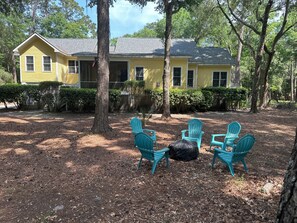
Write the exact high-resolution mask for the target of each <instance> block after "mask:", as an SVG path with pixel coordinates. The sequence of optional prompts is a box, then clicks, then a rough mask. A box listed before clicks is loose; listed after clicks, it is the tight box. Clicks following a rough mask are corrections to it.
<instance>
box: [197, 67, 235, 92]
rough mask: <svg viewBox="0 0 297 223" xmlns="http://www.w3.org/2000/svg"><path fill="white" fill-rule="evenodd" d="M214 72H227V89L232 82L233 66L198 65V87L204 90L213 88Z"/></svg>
mask: <svg viewBox="0 0 297 223" xmlns="http://www.w3.org/2000/svg"><path fill="white" fill-rule="evenodd" d="M214 71H227V87H229V86H230V82H231V66H230V65H207V66H206V65H198V75H197V76H198V78H197V80H198V82H197V84H198V87H199V88H204V87H209V86H212V76H213V72H214Z"/></svg>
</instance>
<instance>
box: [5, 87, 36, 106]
mask: <svg viewBox="0 0 297 223" xmlns="http://www.w3.org/2000/svg"><path fill="white" fill-rule="evenodd" d="M40 98H41V95H40V92H39V91H38V86H36V85H20V84H4V85H1V86H0V101H1V102H4V103H6V102H10V103H15V105H16V107H17V108H20V109H26V108H27V107H28V106H29V105H31V104H32V103H34V102H37V103H39V102H40Z"/></svg>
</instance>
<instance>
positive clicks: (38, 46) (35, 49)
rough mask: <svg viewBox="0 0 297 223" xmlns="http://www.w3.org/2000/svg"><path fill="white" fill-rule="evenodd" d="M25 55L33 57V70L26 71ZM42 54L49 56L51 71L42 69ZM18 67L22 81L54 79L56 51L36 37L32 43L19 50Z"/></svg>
mask: <svg viewBox="0 0 297 223" xmlns="http://www.w3.org/2000/svg"><path fill="white" fill-rule="evenodd" d="M26 56H33V57H34V71H26ZM43 56H50V57H51V60H52V63H51V71H43V70H42V67H43V64H42V61H43V60H42V58H43ZM20 65H21V67H20V69H21V75H22V77H21V80H22V82H23V83H24V82H29V83H38V82H41V81H56V80H57V76H56V53H55V52H54V50H53V49H52V48H51V47H50V46H48V45H46V44H45V43H44V42H43V41H41V40H40V39H38V38H36V39H35V41H34V44H30V45H29V46H27V47H23V48H22V49H21V50H20Z"/></svg>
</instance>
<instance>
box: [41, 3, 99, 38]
mask: <svg viewBox="0 0 297 223" xmlns="http://www.w3.org/2000/svg"><path fill="white" fill-rule="evenodd" d="M47 10H48V11H49V12H50V13H49V14H48V15H47V16H45V17H44V18H40V20H38V21H40V24H39V27H40V31H39V32H40V34H41V35H44V36H46V37H51V38H87V37H95V36H96V26H95V24H94V23H93V22H92V21H91V19H90V17H89V16H86V15H84V9H83V8H82V7H80V6H79V4H78V3H77V2H76V1H74V0H64V1H51V4H50V5H49V7H48V8H47Z"/></svg>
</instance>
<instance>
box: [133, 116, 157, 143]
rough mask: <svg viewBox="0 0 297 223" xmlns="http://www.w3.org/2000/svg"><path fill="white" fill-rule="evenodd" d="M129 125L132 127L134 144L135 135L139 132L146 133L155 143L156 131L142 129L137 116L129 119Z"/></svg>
mask: <svg viewBox="0 0 297 223" xmlns="http://www.w3.org/2000/svg"><path fill="white" fill-rule="evenodd" d="M130 126H131V128H132V134H133V136H134V144H135V136H136V135H137V134H138V133H140V132H143V133H145V134H147V135H148V136H149V137H150V138H151V139H152V140H153V141H154V143H155V144H156V141H157V135H156V131H154V130H151V129H143V128H142V122H141V120H140V119H139V118H137V117H134V118H132V119H131V121H130Z"/></svg>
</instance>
